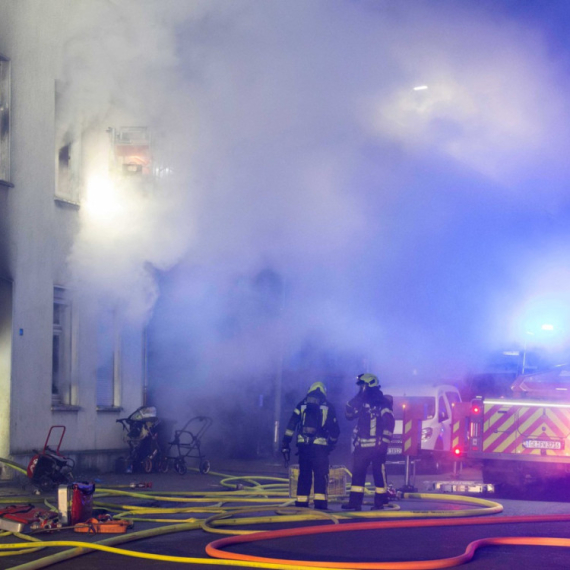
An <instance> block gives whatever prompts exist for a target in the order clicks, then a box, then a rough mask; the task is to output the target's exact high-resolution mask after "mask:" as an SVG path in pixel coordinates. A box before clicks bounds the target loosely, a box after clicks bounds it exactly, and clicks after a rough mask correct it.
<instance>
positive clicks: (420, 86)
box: [414, 85, 428, 91]
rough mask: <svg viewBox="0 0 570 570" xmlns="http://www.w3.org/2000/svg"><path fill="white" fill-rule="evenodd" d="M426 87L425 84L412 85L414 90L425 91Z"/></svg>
mask: <svg viewBox="0 0 570 570" xmlns="http://www.w3.org/2000/svg"><path fill="white" fill-rule="evenodd" d="M427 88H428V86H427V85H418V86H417V87H414V91H425V90H426V89H427Z"/></svg>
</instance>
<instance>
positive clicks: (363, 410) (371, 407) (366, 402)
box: [342, 374, 394, 511]
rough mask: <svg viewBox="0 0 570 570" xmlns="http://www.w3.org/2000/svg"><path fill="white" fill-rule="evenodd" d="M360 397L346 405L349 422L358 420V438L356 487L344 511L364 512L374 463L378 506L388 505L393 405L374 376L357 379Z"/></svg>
mask: <svg viewBox="0 0 570 570" xmlns="http://www.w3.org/2000/svg"><path fill="white" fill-rule="evenodd" d="M356 384H357V385H358V386H359V387H360V391H359V392H358V394H357V395H356V396H355V397H354V398H353V399H352V400H350V401H349V402H348V403H347V404H346V410H345V415H346V419H347V420H357V424H356V428H355V438H354V454H353V469H352V484H351V487H350V497H349V502H348V504H345V505H342V508H343V509H349V510H352V511H360V510H362V500H363V498H364V486H365V483H366V472H367V470H368V466H369V465H370V464H371V463H372V474H373V476H374V485H375V492H374V506H373V507H372V510H375V509H383V508H384V505H385V504H386V503H388V495H387V484H386V455H387V453H388V444H389V443H390V441H391V439H392V434H393V432H394V413H393V412H392V401H391V399H389V397H386V396H384V394H383V393H382V391H381V390H380V383H379V382H378V378H377V377H376V376H374V374H360V376H358V377H357V378H356Z"/></svg>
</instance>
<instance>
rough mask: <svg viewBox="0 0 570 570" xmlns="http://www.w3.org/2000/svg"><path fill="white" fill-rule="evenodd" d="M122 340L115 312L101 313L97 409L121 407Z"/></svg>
mask: <svg viewBox="0 0 570 570" xmlns="http://www.w3.org/2000/svg"><path fill="white" fill-rule="evenodd" d="M120 370H121V368H120V338H119V334H118V329H117V323H116V316H115V313H114V311H101V312H100V313H99V323H98V331H97V408H98V409H105V408H112V407H117V406H119V393H118V392H119V377H120Z"/></svg>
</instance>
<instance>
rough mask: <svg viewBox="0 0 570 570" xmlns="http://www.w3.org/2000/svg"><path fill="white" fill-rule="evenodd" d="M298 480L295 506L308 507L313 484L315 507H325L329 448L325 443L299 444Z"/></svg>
mask: <svg viewBox="0 0 570 570" xmlns="http://www.w3.org/2000/svg"><path fill="white" fill-rule="evenodd" d="M298 449H299V480H298V482H297V500H296V501H295V506H297V507H308V506H309V495H310V494H311V487H312V486H313V479H314V485H315V489H314V492H315V495H314V500H315V509H326V508H327V506H328V504H327V487H328V484H329V450H328V446H326V445H316V444H314V443H313V444H300V445H299V446H298Z"/></svg>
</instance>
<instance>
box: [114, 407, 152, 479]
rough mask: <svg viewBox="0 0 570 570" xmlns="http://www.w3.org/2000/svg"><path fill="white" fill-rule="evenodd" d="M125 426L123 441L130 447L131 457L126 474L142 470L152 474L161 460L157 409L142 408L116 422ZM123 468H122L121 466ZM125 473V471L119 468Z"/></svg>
mask: <svg viewBox="0 0 570 570" xmlns="http://www.w3.org/2000/svg"><path fill="white" fill-rule="evenodd" d="M116 421H117V423H120V424H121V425H122V426H123V431H124V432H125V433H124V434H123V441H125V443H127V444H128V445H129V457H128V459H127V460H126V466H125V467H126V472H127V473H131V472H132V471H137V470H140V469H142V470H143V471H144V472H145V473H151V472H152V471H153V470H154V469H155V468H158V466H159V465H160V460H161V452H160V446H159V444H158V429H157V427H158V425H159V424H160V420H159V419H158V418H157V417H156V408H154V407H152V406H149V407H147V406H141V407H140V408H138V409H136V410H135V411H134V412H133V413H132V414H131V415H130V416H129V417H128V418H121V419H118V420H116ZM121 467H122V466H121ZM119 470H121V471H123V470H125V469H122V468H119Z"/></svg>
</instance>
